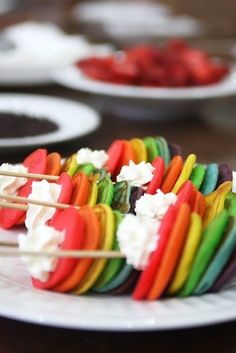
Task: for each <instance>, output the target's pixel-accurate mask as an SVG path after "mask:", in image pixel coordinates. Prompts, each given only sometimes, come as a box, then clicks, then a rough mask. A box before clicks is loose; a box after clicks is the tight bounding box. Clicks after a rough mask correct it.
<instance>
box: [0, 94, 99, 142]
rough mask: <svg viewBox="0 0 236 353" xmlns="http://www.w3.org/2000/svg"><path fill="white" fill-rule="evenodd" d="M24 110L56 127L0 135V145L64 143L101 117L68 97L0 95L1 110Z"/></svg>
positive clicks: (16, 111) (88, 127)
mask: <svg viewBox="0 0 236 353" xmlns="http://www.w3.org/2000/svg"><path fill="white" fill-rule="evenodd" d="M3 111H4V112H5V111H7V112H12V113H24V114H27V115H30V116H31V117H32V118H33V117H34V118H35V119H37V117H39V118H40V117H41V118H42V117H44V118H48V119H49V120H51V121H53V122H55V123H56V124H57V125H58V126H59V128H58V129H57V130H56V131H54V132H51V133H47V134H42V135H37V136H32V137H23V138H7V139H6V138H4V139H1V138H0V148H5V147H26V146H39V145H46V144H51V143H58V142H63V141H66V140H70V139H73V138H76V137H81V136H84V135H86V134H88V133H90V132H92V131H93V130H95V129H96V128H97V127H98V126H99V124H100V117H99V115H98V114H97V113H96V111H95V110H93V109H91V108H89V107H88V106H86V105H84V104H82V103H78V102H73V101H70V100H66V99H62V98H56V97H49V96H40V95H31V94H0V113H1V112H3Z"/></svg>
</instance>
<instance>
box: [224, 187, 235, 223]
mask: <svg viewBox="0 0 236 353" xmlns="http://www.w3.org/2000/svg"><path fill="white" fill-rule="evenodd" d="M224 208H226V209H227V211H228V213H229V215H230V216H233V217H234V216H236V194H235V193H234V192H229V193H228V195H227V196H226V198H225V204H224Z"/></svg>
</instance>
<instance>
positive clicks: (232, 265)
mask: <svg viewBox="0 0 236 353" xmlns="http://www.w3.org/2000/svg"><path fill="white" fill-rule="evenodd" d="M235 276H236V251H234V253H233V255H232V256H231V258H230V260H229V262H228V264H227V265H226V267H225V269H224V271H223V272H222V273H221V275H220V277H219V278H218V279H217V281H216V282H215V283H214V285H213V287H212V288H211V290H210V291H211V292H218V291H219V290H221V289H223V287H225V286H226V285H227V284H228V283H229V282H230V281H231V280H232V279H233V278H234V277H235Z"/></svg>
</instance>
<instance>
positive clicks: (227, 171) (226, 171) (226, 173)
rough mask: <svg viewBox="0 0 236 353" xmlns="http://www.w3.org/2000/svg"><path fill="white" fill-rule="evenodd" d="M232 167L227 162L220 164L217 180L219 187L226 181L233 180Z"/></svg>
mask: <svg viewBox="0 0 236 353" xmlns="http://www.w3.org/2000/svg"><path fill="white" fill-rule="evenodd" d="M232 172H233V171H232V168H231V167H230V166H229V165H228V164H227V163H222V164H220V165H219V176H218V180H217V187H218V186H219V185H220V184H222V183H224V182H225V181H232V178H233V175H232Z"/></svg>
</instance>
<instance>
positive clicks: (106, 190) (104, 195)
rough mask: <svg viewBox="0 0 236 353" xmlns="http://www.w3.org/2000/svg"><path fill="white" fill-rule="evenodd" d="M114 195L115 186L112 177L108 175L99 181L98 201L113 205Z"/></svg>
mask: <svg viewBox="0 0 236 353" xmlns="http://www.w3.org/2000/svg"><path fill="white" fill-rule="evenodd" d="M113 196H114V187H113V183H112V181H111V179H110V178H109V177H108V176H106V177H105V178H103V179H102V180H101V181H99V182H98V197H97V203H103V204H105V205H111V203H112V200H113Z"/></svg>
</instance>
